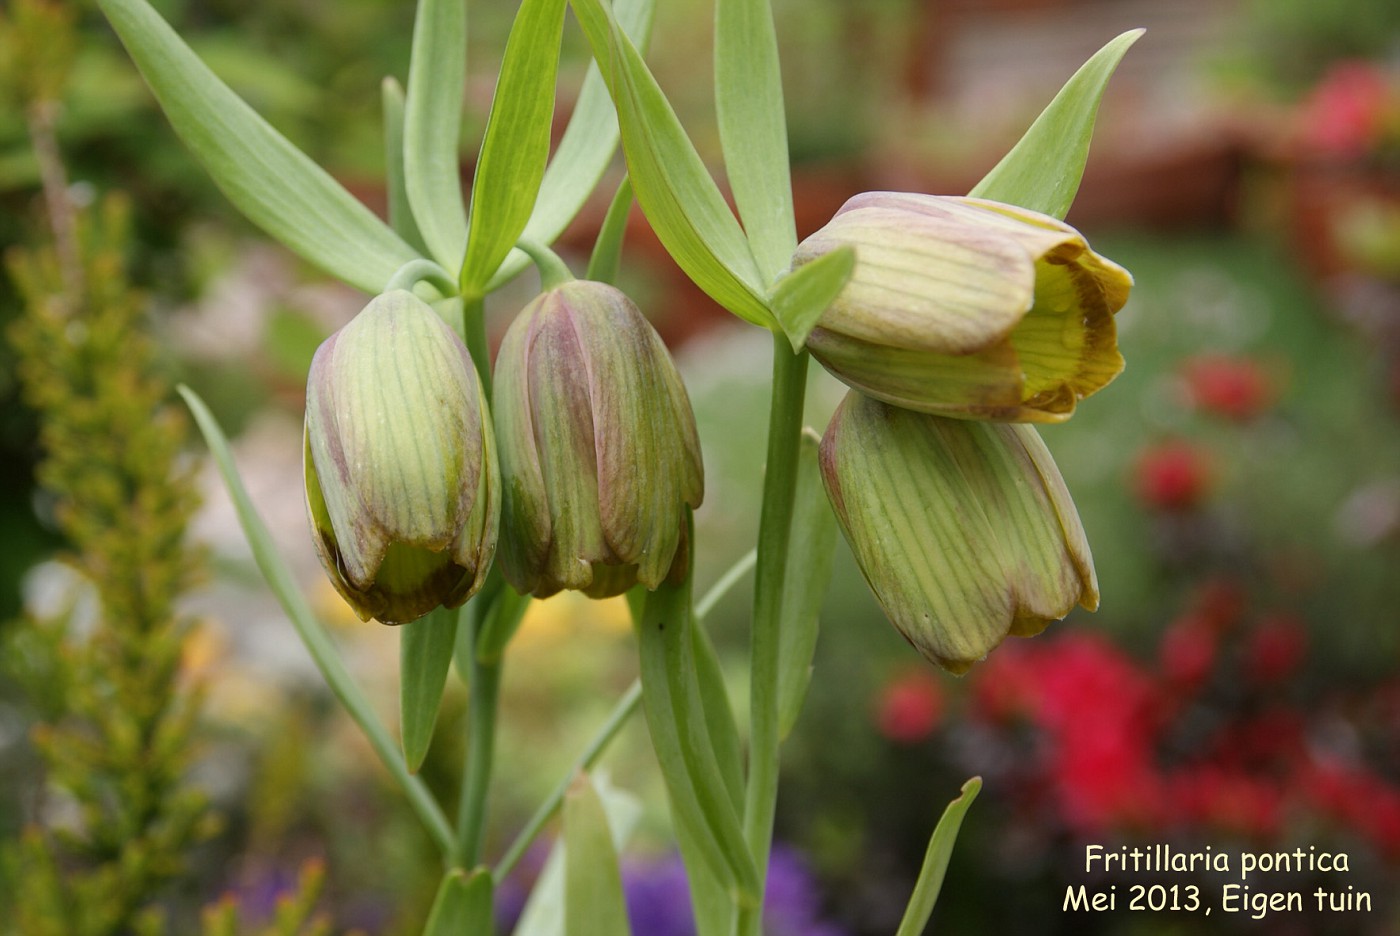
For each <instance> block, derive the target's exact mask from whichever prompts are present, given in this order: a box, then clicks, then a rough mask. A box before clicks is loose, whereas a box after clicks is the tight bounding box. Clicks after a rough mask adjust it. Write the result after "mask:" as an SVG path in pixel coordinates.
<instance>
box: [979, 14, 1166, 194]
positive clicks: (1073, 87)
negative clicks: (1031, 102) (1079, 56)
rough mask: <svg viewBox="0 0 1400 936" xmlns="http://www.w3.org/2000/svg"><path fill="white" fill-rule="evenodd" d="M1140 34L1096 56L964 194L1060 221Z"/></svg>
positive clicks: (1119, 40)
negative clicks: (1103, 105) (1111, 84)
mask: <svg viewBox="0 0 1400 936" xmlns="http://www.w3.org/2000/svg"><path fill="white" fill-rule="evenodd" d="M1143 32H1144V30H1141V29H1134V30H1131V31H1129V32H1125V33H1123V34H1122V35H1120V36H1118V37H1117V38H1115V39H1113V40H1112V41H1111V42H1109V43H1108V45H1106V46H1104V47H1103V48H1102V49H1100V50H1099V51H1098V52H1096V53H1094V55H1093V57H1092V58H1090V59H1089V61H1087V62H1085V63H1084V65H1083V66H1082V67H1080V69H1079V71H1077V72H1075V73H1074V76H1073V77H1071V78H1070V80H1069V81H1068V82H1067V83H1066V84H1065V86H1064V87H1063V88H1062V89H1060V93H1059V94H1057V95H1055V99H1054V100H1053V101H1051V102H1050V105H1049V106H1048V107H1046V108H1045V110H1044V111H1042V112H1041V115H1040V116H1039V117H1037V118H1036V120H1035V123H1033V124H1031V128H1030V129H1029V130H1027V131H1026V135H1025V136H1023V137H1021V140H1020V142H1019V143H1017V144H1016V145H1015V146H1014V147H1012V149H1011V152H1009V153H1007V154H1006V155H1005V156H1004V157H1002V160H1001V162H999V163H997V164H996V167H995V168H993V169H992V171H991V172H989V173H987V176H986V178H984V179H983V180H982V181H981V182H978V183H977V185H976V186H975V187H974V188H973V189H972V191H971V192H969V193H968V194H970V195H973V196H975V197H977V198H990V199H992V200H993V201H999V202H1005V203H1006V204H1008V205H1020V206H1021V207H1022V208H1030V209H1031V210H1032V211H1039V212H1041V213H1043V214H1048V215H1053V216H1054V217H1056V218H1064V216H1065V215H1067V214H1068V213H1069V206H1070V205H1071V204H1073V202H1074V196H1075V194H1076V193H1077V192H1078V191H1079V182H1080V180H1081V179H1082V178H1083V177H1084V164H1085V163H1086V162H1087V161H1088V159H1089V141H1090V139H1091V138H1092V137H1093V135H1094V120H1095V118H1096V117H1097V116H1098V112H1099V101H1101V100H1102V99H1103V92H1104V88H1105V87H1107V85H1108V79H1109V78H1111V77H1112V76H1113V72H1114V69H1116V68H1117V67H1118V63H1119V62H1120V61H1122V59H1123V56H1124V54H1125V53H1126V52H1127V51H1128V48H1129V47H1130V46H1131V45H1132V44H1133V43H1134V42H1137V40H1138V38H1139V37H1141V36H1142V34H1143Z"/></svg>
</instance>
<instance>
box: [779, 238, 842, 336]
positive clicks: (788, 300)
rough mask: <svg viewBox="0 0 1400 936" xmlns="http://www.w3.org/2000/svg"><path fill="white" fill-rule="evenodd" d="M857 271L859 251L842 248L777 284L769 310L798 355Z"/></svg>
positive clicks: (814, 261) (795, 271)
mask: <svg viewBox="0 0 1400 936" xmlns="http://www.w3.org/2000/svg"><path fill="white" fill-rule="evenodd" d="M855 269H856V252H855V249H854V248H853V247H840V248H837V249H836V250H833V251H832V252H831V253H828V254H824V255H822V256H821V257H818V258H817V259H816V260H813V261H812V262H811V263H804V264H803V265H802V266H800V267H798V268H797V269H795V270H793V271H792V272H791V273H789V274H788V275H787V276H784V277H783V278H782V279H780V280H778V282H777V283H776V284H774V286H773V294H772V296H771V297H770V298H769V301H768V306H769V308H771V309H772V310H773V315H774V316H776V317H777V319H778V324H779V325H781V326H782V328H783V334H785V335H787V338H788V341H789V342H790V343H791V344H792V350H793V352H794V353H796V352H798V351H801V350H802V346H803V345H805V344H806V343H807V336H808V335H810V334H811V333H812V329H813V328H815V327H816V324H817V322H818V321H819V320H820V319H821V317H822V313H823V312H825V311H826V307H827V306H829V305H831V303H832V302H833V301H834V300H835V299H836V297H837V296H838V295H839V294H840V293H841V290H842V289H844V288H845V286H846V283H847V281H849V280H850V278H851V274H852V273H854V272H855Z"/></svg>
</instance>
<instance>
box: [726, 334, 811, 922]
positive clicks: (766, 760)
mask: <svg viewBox="0 0 1400 936" xmlns="http://www.w3.org/2000/svg"><path fill="white" fill-rule="evenodd" d="M806 392H807V354H806V352H799V353H797V354H794V353H793V352H792V348H791V346H790V345H789V344H788V340H787V339H786V338H784V337H783V335H782V334H780V333H777V332H774V334H773V401H772V409H771V410H770V413H769V419H768V463H767V469H766V473H765V475H764V481H763V507H762V511H761V513H760V515H759V526H758V569H757V573H756V576H755V581H754V611H753V638H752V643H751V645H750V654H751V660H752V669H751V673H750V676H749V726H750V734H749V738H750V740H749V777H748V786H747V788H746V790H745V796H744V839H745V841H746V843H747V844H748V847H749V851H750V852H751V853H752V854H753V859H754V864H755V865H757V867H758V873H759V879H760V881H762V880H763V879H764V878H765V877H766V876H767V868H768V853H769V850H770V848H771V845H772V838H773V814H774V811H775V810H776V808H777V801H778V744H779V711H778V705H779V695H778V670H779V666H778V664H779V659H778V654H779V645H780V638H781V635H780V634H779V625H780V621H781V618H782V595H783V578H784V574H785V571H786V568H787V552H788V540H789V537H790V535H791V531H792V510H793V495H794V491H795V489H796V487H797V454H798V443H799V440H800V438H801V434H802V404H803V398H804V396H805V395H806ZM762 915H763V906H762V894H761V893H760V900H759V904H758V906H755V907H740V909H739V933H740V934H741V936H757V934H759V933H760V932H761V920H762Z"/></svg>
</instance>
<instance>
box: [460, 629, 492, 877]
mask: <svg viewBox="0 0 1400 936" xmlns="http://www.w3.org/2000/svg"><path fill="white" fill-rule="evenodd" d="M487 607H488V608H491V605H487ZM493 610H494V609H493ZM490 613H491V612H490V611H488V612H487V615H489V614H490ZM487 615H483V616H482V617H481V618H480V619H479V620H478V622H477V627H476V629H475V630H474V631H473V632H472V635H471V639H472V647H473V648H475V647H476V641H477V637H478V635H480V633H481V631H482V630H483V629H485V627H486V617H487ZM468 683H469V687H470V688H469V690H468V692H469V696H470V704H471V710H470V713H469V715H468V718H469V720H470V727H469V729H468V730H469V731H470V732H471V734H470V735H469V736H468V737H467V763H466V776H465V777H463V779H462V799H461V806H460V807H459V808H458V811H457V852H456V855H455V857H456V864H457V865H458V866H459V867H462V868H473V867H475V866H476V865H477V863H478V862H480V861H481V842H482V839H483V838H484V835H485V827H486V795H487V793H488V792H489V791H490V788H491V766H492V763H493V762H494V760H495V753H496V709H497V702H498V701H499V699H500V693H501V664H500V662H492V663H484V662H482V660H481V657H480V655H479V654H477V653H476V652H475V650H473V652H472V655H471V676H470V678H469V679H468Z"/></svg>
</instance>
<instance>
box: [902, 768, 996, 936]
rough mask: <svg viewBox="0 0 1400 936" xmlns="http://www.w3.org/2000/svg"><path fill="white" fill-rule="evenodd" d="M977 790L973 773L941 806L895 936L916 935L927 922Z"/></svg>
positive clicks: (979, 783) (978, 784)
mask: <svg viewBox="0 0 1400 936" xmlns="http://www.w3.org/2000/svg"><path fill="white" fill-rule="evenodd" d="M981 790H982V778H981V777H973V778H972V779H971V780H969V781H967V782H966V783H964V784H963V787H962V794H961V795H960V796H959V797H958V798H957V799H955V800H953V801H952V802H951V803H949V804H948V808H947V809H945V810H943V818H942V819H939V820H938V827H937V828H935V829H934V830H933V836H932V837H931V838H930V839H929V843H928V851H927V852H925V853H924V866H923V867H922V868H920V869H919V880H918V881H917V882H915V884H914V893H913V895H911V896H910V898H909V905H908V907H906V908H905V911H904V919H903V920H901V921H900V923H899V931H898V932H897V933H896V934H895V936H919V934H920V933H922V932H923V931H924V927H925V926H927V925H928V918H929V916H930V915H931V914H932V913H933V905H934V904H935V903H937V902H938V892H939V891H940V890H941V889H942V888H943V875H944V873H946V872H947V870H948V859H950V858H951V857H952V855H953V845H954V844H955V843H956V842H957V840H958V829H960V828H961V827H962V821H963V816H965V815H967V810H968V807H969V806H971V805H972V801H973V800H975V799H976V798H977V794H978V793H979V792H981Z"/></svg>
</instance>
